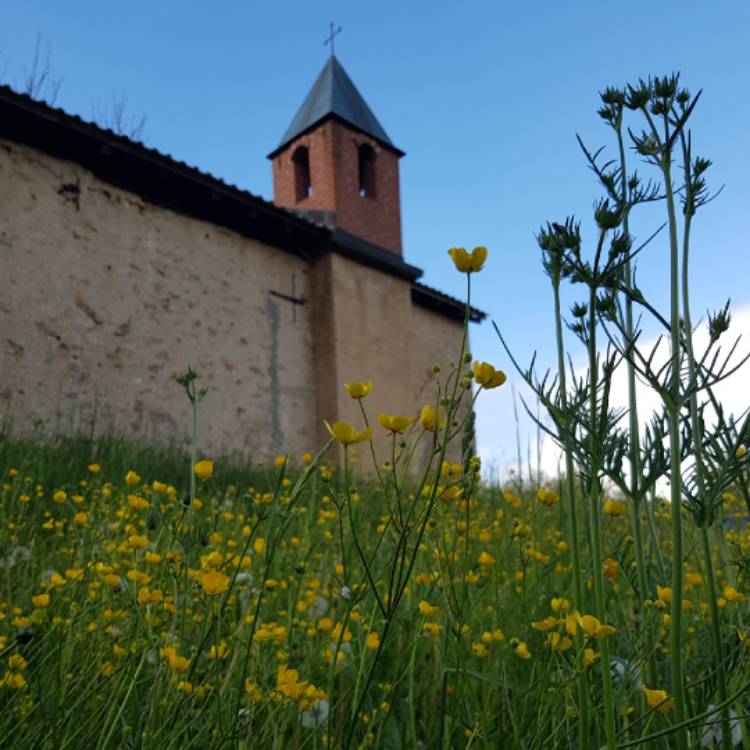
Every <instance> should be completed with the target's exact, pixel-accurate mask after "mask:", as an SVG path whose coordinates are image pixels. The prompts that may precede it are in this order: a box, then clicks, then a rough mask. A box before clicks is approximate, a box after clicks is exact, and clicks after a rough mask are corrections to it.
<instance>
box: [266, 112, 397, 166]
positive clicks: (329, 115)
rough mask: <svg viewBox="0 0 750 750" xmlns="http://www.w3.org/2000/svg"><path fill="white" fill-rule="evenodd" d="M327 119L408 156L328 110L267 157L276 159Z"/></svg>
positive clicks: (392, 150)
mask: <svg viewBox="0 0 750 750" xmlns="http://www.w3.org/2000/svg"><path fill="white" fill-rule="evenodd" d="M327 120H336V121H337V122H340V123H341V124H343V125H346V126H347V127H348V128H351V129H352V130H354V131H356V132H357V133H361V134H362V135H366V136H367V137H368V138H372V140H373V141H375V142H376V143H378V144H380V145H381V146H382V147H383V148H385V149H388V150H389V151H391V152H393V153H394V154H396V156H398V158H399V159H400V158H401V157H402V156H406V152H405V151H402V150H401V149H400V148H396V146H394V145H393V144H392V143H387V142H386V141H384V140H382V139H381V138H378V137H377V136H374V135H373V134H372V133H370V132H368V131H367V130H364V129H363V128H360V127H358V126H357V125H355V124H353V123H351V122H349V121H348V120H345V119H344V118H343V117H340V116H339V115H337V114H336V113H335V112H328V113H327V114H325V115H323V117H320V118H318V119H317V120H316V121H315V122H313V123H311V124H310V125H308V126H307V127H306V128H305V129H304V130H301V131H300V132H299V133H297V134H296V135H294V136H292V138H288V139H287V140H285V141H282V142H281V143H280V144H279V145H278V146H276V148H275V149H274V150H273V151H271V153H270V154H268V156H267V157H266V158H267V159H274V158H275V157H277V156H278V155H279V154H280V153H281V152H282V151H284V150H285V149H286V148H287V147H288V146H289V145H290V144H292V143H294V142H295V141H296V140H299V139H300V138H302V137H303V136H306V135H307V134H308V133H311V132H312V131H313V130H315V129H316V128H317V127H319V126H320V125H322V124H323V123H324V122H326V121H327Z"/></svg>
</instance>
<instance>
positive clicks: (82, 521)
mask: <svg viewBox="0 0 750 750" xmlns="http://www.w3.org/2000/svg"><path fill="white" fill-rule="evenodd" d="M73 520H74V521H75V522H76V523H77V524H78V525H79V526H85V525H86V521H88V514H87V513H86V512H85V511H79V512H78V513H76V514H75V516H73Z"/></svg>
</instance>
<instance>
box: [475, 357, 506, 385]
mask: <svg viewBox="0 0 750 750" xmlns="http://www.w3.org/2000/svg"><path fill="white" fill-rule="evenodd" d="M474 380H476V381H477V383H479V385H481V386H482V387H483V388H484V389H485V390H486V389H488V388H497V387H498V386H501V385H502V384H503V383H504V382H505V381H506V380H507V378H506V377H505V373H504V372H503V371H502V370H496V369H495V368H494V367H493V366H492V365H491V364H489V363H487V362H475V363H474Z"/></svg>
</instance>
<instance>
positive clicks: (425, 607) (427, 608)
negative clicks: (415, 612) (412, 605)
mask: <svg viewBox="0 0 750 750" xmlns="http://www.w3.org/2000/svg"><path fill="white" fill-rule="evenodd" d="M439 611H440V607H435V606H434V605H432V604H430V603H429V602H428V601H425V600H424V599H422V601H421V602H419V614H420V615H422V617H432V616H433V615H436V614H437V613H438V612H439Z"/></svg>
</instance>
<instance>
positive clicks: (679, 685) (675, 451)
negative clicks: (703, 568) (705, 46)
mask: <svg viewBox="0 0 750 750" xmlns="http://www.w3.org/2000/svg"><path fill="white" fill-rule="evenodd" d="M662 173H663V175H664V188H665V191H666V198H667V212H668V215H669V244H670V298H671V305H670V314H671V331H670V333H671V336H670V338H671V345H672V355H671V356H672V384H671V388H670V404H669V405H668V416H669V448H670V489H671V493H670V499H671V507H672V628H671V654H670V661H671V667H672V669H671V672H672V692H673V695H674V699H675V719H676V723H677V724H678V725H679V726H680V727H681V728H680V729H678V730H677V747H678V748H679V750H687V747H688V738H687V730H686V728H685V727H684V726H683V725H684V722H685V720H686V716H687V714H686V699H687V695H686V692H685V674H684V667H683V663H682V642H683V632H682V631H683V618H682V600H683V592H682V587H683V567H682V565H683V530H682V474H681V467H680V455H681V454H680V421H679V420H680V403H681V393H680V392H681V386H682V383H681V377H680V364H681V359H682V358H681V342H680V288H679V251H678V241H677V219H676V215H675V202H674V192H673V189H672V174H671V154H670V153H669V152H668V151H665V153H664V155H663V157H662Z"/></svg>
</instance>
